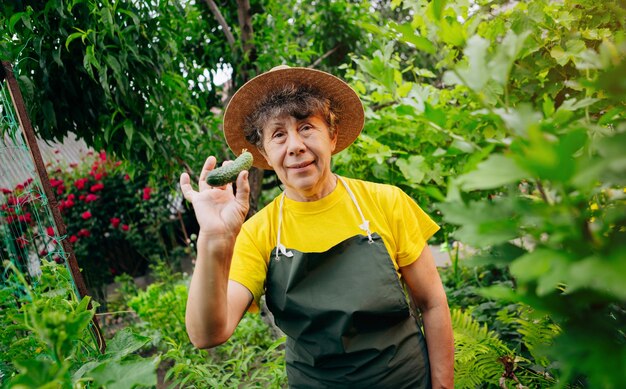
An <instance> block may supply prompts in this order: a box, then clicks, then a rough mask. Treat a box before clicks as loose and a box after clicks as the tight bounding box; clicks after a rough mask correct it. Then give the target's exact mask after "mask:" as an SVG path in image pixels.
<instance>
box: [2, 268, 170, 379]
mask: <svg viewBox="0 0 626 389" xmlns="http://www.w3.org/2000/svg"><path fill="white" fill-rule="evenodd" d="M4 266H5V269H6V271H7V274H6V279H7V282H6V283H5V284H4V285H3V287H2V288H1V289H0V309H1V310H2V312H3V315H2V316H1V317H0V325H2V328H4V330H3V331H2V336H1V337H0V352H1V353H2V360H3V361H7V362H6V363H7V364H5V365H3V366H2V369H3V370H2V372H1V373H2V374H0V385H1V386H2V387H3V388H5V387H7V388H8V387H11V388H32V387H50V388H52V387H55V388H72V387H87V386H89V385H95V386H96V387H103V386H115V387H119V388H131V387H137V386H144V385H148V386H150V385H156V366H157V365H158V362H159V358H158V357H156V358H149V359H144V358H142V357H140V356H138V355H134V354H133V353H134V352H135V351H137V350H138V349H140V348H141V347H143V346H144V345H145V344H146V343H147V342H148V341H149V339H148V338H146V337H143V336H140V335H137V334H134V333H132V332H131V331H129V330H124V331H120V332H118V333H117V334H116V336H115V337H114V338H113V339H111V340H110V342H109V344H108V349H107V351H106V353H105V354H100V352H99V351H98V349H97V348H96V347H95V340H94V338H93V337H92V334H91V332H90V329H89V327H90V325H91V321H92V319H93V317H94V314H95V306H94V307H90V306H89V304H90V301H91V299H90V298H89V297H85V298H82V299H78V298H77V295H76V293H75V291H74V289H73V283H72V279H71V276H70V274H69V271H68V270H67V268H66V267H65V266H62V265H58V264H56V263H54V262H52V261H50V262H48V261H45V262H44V263H43V264H42V274H41V276H40V277H38V278H37V279H35V280H34V283H33V284H32V286H31V285H29V284H28V283H27V282H26V280H25V278H24V276H23V274H22V273H21V272H19V270H18V269H17V268H16V267H15V266H13V265H12V264H10V263H8V261H5V263H4ZM130 372H132V374H129V373H130Z"/></svg>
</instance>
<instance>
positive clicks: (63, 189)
mask: <svg viewBox="0 0 626 389" xmlns="http://www.w3.org/2000/svg"><path fill="white" fill-rule="evenodd" d="M63 192H65V186H63V185H59V187H58V188H57V194H58V195H62V194H63Z"/></svg>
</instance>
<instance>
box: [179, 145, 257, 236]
mask: <svg viewBox="0 0 626 389" xmlns="http://www.w3.org/2000/svg"><path fill="white" fill-rule="evenodd" d="M216 163H217V160H216V159H215V157H213V156H210V157H209V158H207V160H206V162H205V163H204V166H203V167H202V172H200V178H199V182H198V190H197V191H195V190H194V189H193V188H192V186H191V179H190V178H189V174H187V173H183V174H181V176H180V189H181V191H182V192H183V196H185V199H186V200H187V201H189V202H191V203H192V204H193V209H194V212H195V214H196V219H197V220H198V224H199V225H200V234H201V235H206V236H208V237H213V238H217V239H220V238H229V239H233V240H234V239H235V237H236V236H237V234H238V233H239V230H240V229H241V225H242V224H243V222H244V221H245V218H246V214H247V213H248V209H249V208H250V202H249V198H250V183H249V182H248V171H246V170H244V171H242V172H241V173H239V176H238V177H237V194H236V195H235V194H234V193H233V186H232V184H227V185H224V186H220V187H212V186H210V185H209V184H208V183H207V182H206V178H207V175H208V174H209V172H210V171H211V170H213V169H214V168H215V165H216ZM224 163H225V164H226V163H230V161H229V162H224Z"/></svg>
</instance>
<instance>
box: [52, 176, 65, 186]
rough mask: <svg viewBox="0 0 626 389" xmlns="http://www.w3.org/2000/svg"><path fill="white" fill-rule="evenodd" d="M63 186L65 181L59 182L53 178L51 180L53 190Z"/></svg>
mask: <svg viewBox="0 0 626 389" xmlns="http://www.w3.org/2000/svg"><path fill="white" fill-rule="evenodd" d="M61 184H63V180H57V179H56V178H51V179H50V185H51V186H52V187H53V188H56V187H57V186H59V185H61Z"/></svg>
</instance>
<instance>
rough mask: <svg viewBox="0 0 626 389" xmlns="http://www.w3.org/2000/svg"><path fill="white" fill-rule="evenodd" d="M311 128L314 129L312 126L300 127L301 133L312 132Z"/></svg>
mask: <svg viewBox="0 0 626 389" xmlns="http://www.w3.org/2000/svg"><path fill="white" fill-rule="evenodd" d="M311 128H313V127H311V126H310V125H308V124H307V125H304V126H302V127H300V131H307V130H310V129H311Z"/></svg>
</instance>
